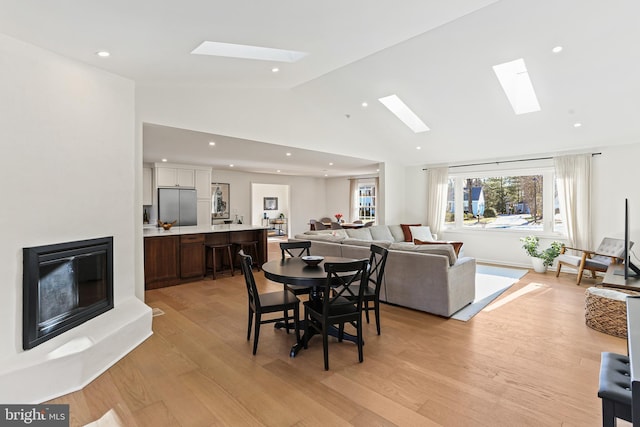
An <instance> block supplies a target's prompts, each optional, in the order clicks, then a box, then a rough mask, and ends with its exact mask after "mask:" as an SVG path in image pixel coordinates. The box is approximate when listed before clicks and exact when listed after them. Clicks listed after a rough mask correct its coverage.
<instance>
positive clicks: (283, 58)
mask: <svg viewBox="0 0 640 427" xmlns="http://www.w3.org/2000/svg"><path fill="white" fill-rule="evenodd" d="M191 53H192V54H194V55H212V56H224V57H228V58H243V59H258V60H261V61H278V62H296V61H299V60H300V59H302V58H304V57H305V56H306V55H307V53H306V52H296V51H294V50H284V49H274V48H270V47H260V46H248V45H242V44H232V43H220V42H208V41H204V42H202V43H201V44H200V46H198V47H196V48H195V49H193V50H192V51H191Z"/></svg>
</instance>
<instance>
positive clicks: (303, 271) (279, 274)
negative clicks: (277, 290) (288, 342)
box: [262, 257, 357, 357]
mask: <svg viewBox="0 0 640 427" xmlns="http://www.w3.org/2000/svg"><path fill="white" fill-rule="evenodd" d="M349 261H355V260H354V259H353V258H342V257H324V260H323V261H322V262H321V263H320V264H318V265H317V266H315V267H311V266H308V265H307V264H305V262H304V261H303V260H302V259H301V258H298V257H295V258H285V259H284V260H273V261H269V262H266V263H264V264H263V265H262V271H263V272H264V276H265V277H266V278H267V279H269V280H272V281H274V282H278V283H282V284H285V283H286V284H292V285H298V286H306V287H309V288H310V289H311V293H310V294H309V299H310V300H314V299H315V300H321V298H322V297H321V291H320V289H321V288H323V287H324V285H325V283H326V281H327V273H325V271H324V264H325V263H327V262H349ZM338 275H344V276H349V275H350V272H345V273H338ZM339 284H340V283H336V284H335V285H336V286H339ZM285 326H286V325H285V324H284V323H282V324H278V323H276V327H285ZM315 333H316V330H315V329H311V330H308V331H307V332H306V335H305V336H303V337H302V341H301V342H297V343H296V344H294V345H293V347H291V353H290V354H289V355H290V356H291V357H295V356H296V355H297V354H298V352H299V351H300V350H301V349H302V348H303V345H302V342H303V341H304V340H305V338H311V337H312V336H313V335H314V334H315ZM329 335H332V336H335V337H337V336H338V329H337V328H333V327H330V328H329ZM342 339H343V340H345V341H351V342H354V343H355V342H357V337H356V336H354V335H351V334H348V333H346V332H345V333H344V334H343V338H342Z"/></svg>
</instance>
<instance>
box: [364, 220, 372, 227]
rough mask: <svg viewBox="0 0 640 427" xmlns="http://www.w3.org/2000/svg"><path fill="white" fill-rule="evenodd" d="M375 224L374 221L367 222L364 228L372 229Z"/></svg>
mask: <svg viewBox="0 0 640 427" xmlns="http://www.w3.org/2000/svg"><path fill="white" fill-rule="evenodd" d="M373 222H374V221H369V222H365V223H364V226H365V227H371V226H372V225H373Z"/></svg>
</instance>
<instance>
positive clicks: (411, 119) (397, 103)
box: [378, 95, 429, 133]
mask: <svg viewBox="0 0 640 427" xmlns="http://www.w3.org/2000/svg"><path fill="white" fill-rule="evenodd" d="M378 101H380V102H382V104H384V106H385V107H387V108H388V109H389V111H391V112H392V113H393V114H395V115H396V117H397V118H399V119H400V120H402V122H403V123H404V124H405V125H407V126H409V128H410V129H411V130H412V131H414V132H415V133H419V132H426V131H428V130H429V128H428V127H427V125H425V124H424V122H423V121H422V120H420V117H418V116H417V115H416V113H414V112H413V111H411V109H410V108H409V107H407V105H406V104H405V103H404V102H402V100H401V99H400V98H398V96H397V95H389V96H385V97H384V98H379V99H378Z"/></svg>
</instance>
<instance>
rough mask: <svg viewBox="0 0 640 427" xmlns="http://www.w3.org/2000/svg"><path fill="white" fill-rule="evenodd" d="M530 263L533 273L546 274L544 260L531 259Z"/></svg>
mask: <svg viewBox="0 0 640 427" xmlns="http://www.w3.org/2000/svg"><path fill="white" fill-rule="evenodd" d="M531 263H532V264H533V271H535V272H536V273H546V272H547V266H546V265H544V260H543V259H542V258H537V257H532V258H531Z"/></svg>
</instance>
